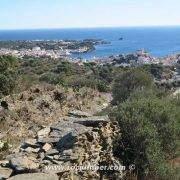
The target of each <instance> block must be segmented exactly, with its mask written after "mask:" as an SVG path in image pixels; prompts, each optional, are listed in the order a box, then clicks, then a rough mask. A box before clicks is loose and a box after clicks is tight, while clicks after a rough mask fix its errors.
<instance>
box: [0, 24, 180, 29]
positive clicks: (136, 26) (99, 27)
mask: <svg viewBox="0 0 180 180" xmlns="http://www.w3.org/2000/svg"><path fill="white" fill-rule="evenodd" d="M138 27H140V28H141V27H142V28H146V27H180V24H177V25H123V26H97V27H96V26H94V27H93V26H92V27H52V28H49V27H43V28H41V27H40V28H13V29H8V28H7V29H6V28H5V29H4V28H3V29H0V31H16V30H50V29H51V30H58V29H103V28H138Z"/></svg>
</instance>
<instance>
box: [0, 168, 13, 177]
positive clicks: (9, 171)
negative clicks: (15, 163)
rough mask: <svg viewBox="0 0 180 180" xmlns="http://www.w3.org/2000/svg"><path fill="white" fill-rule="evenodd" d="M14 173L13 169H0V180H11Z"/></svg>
mask: <svg viewBox="0 0 180 180" xmlns="http://www.w3.org/2000/svg"><path fill="white" fill-rule="evenodd" d="M12 172H13V170H12V169H9V168H3V167H0V179H7V178H9V177H10V175H11V174H12Z"/></svg>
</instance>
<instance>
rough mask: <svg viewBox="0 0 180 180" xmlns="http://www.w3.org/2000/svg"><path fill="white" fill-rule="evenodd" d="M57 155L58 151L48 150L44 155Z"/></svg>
mask: <svg viewBox="0 0 180 180" xmlns="http://www.w3.org/2000/svg"><path fill="white" fill-rule="evenodd" d="M56 154H59V151H58V150H57V149H50V150H48V151H47V152H46V155H56Z"/></svg>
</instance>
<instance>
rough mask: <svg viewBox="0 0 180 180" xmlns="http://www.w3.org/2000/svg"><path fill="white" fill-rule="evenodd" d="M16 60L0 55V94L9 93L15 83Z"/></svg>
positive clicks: (16, 74)
mask: <svg viewBox="0 0 180 180" xmlns="http://www.w3.org/2000/svg"><path fill="white" fill-rule="evenodd" d="M16 65H17V60H16V58H13V57H10V56H0V96H3V95H8V94H10V93H11V92H12V91H13V90H14V88H15V85H16V79H17V76H18V73H17V71H16Z"/></svg>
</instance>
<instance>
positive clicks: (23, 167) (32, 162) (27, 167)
mask: <svg viewBox="0 0 180 180" xmlns="http://www.w3.org/2000/svg"><path fill="white" fill-rule="evenodd" d="M10 166H11V167H12V168H13V169H14V170H15V171H16V172H29V171H33V170H37V169H38V167H39V164H38V163H36V158H34V157H27V156H20V157H15V158H12V159H11V160H10Z"/></svg>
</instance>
